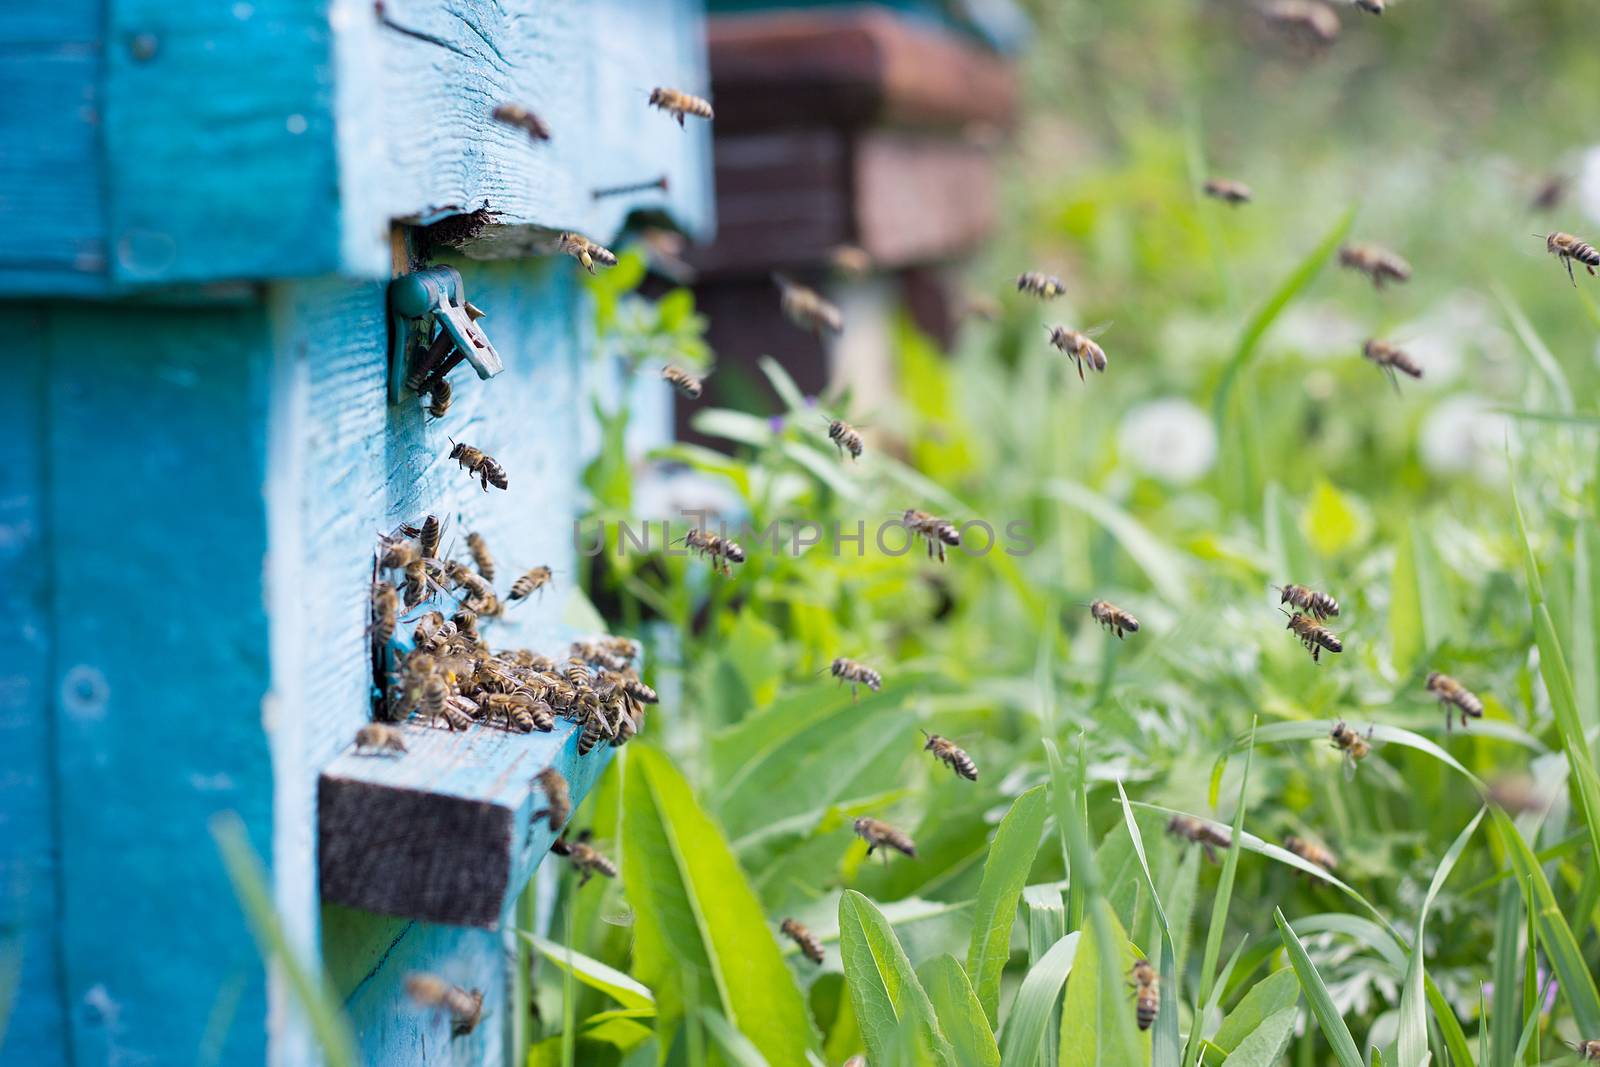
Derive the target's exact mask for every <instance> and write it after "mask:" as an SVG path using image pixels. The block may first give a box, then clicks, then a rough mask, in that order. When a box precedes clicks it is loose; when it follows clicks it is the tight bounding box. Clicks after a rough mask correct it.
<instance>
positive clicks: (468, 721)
mask: <svg viewBox="0 0 1600 1067" xmlns="http://www.w3.org/2000/svg"><path fill="white" fill-rule="evenodd" d="M454 695H455V694H454V693H453V692H452V690H451V686H450V682H449V680H448V679H446V678H445V676H444V675H443V674H442V673H440V672H439V671H434V672H432V673H430V674H429V675H428V676H427V677H426V678H424V679H423V680H422V692H421V699H420V705H421V708H422V714H424V715H426V716H427V717H428V725H429V726H435V725H437V724H438V721H439V720H440V719H443V720H444V722H445V725H446V726H448V727H449V728H450V729H451V730H452V731H458V730H466V729H468V728H470V727H471V726H472V718H471V716H469V715H467V714H466V713H465V712H463V711H462V710H461V709H460V708H458V707H456V705H455V704H453V703H451V701H450V698H451V697H452V696H454Z"/></svg>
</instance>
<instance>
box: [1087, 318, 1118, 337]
mask: <svg viewBox="0 0 1600 1067" xmlns="http://www.w3.org/2000/svg"><path fill="white" fill-rule="evenodd" d="M1116 324H1117V320H1116V319H1107V320H1106V321H1105V322H1100V323H1096V324H1095V325H1093V326H1091V327H1089V328H1088V329H1087V330H1084V331H1083V335H1084V336H1085V337H1099V336H1100V335H1101V334H1103V333H1105V332H1106V331H1107V330H1109V329H1111V327H1113V326H1115V325H1116Z"/></svg>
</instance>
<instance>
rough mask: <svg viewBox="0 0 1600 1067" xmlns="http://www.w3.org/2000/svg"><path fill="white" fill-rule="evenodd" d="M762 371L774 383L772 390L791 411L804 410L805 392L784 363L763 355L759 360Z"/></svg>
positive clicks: (758, 364) (758, 363)
mask: <svg viewBox="0 0 1600 1067" xmlns="http://www.w3.org/2000/svg"><path fill="white" fill-rule="evenodd" d="M757 366H759V367H760V368H761V373H762V374H765V375H766V376H767V381H769V382H771V383H772V391H773V392H775V393H777V394H778V399H779V400H781V401H783V406H784V407H786V408H788V409H789V410H790V411H803V410H805V406H806V398H805V394H804V393H802V392H801V391H800V387H799V386H798V385H796V384H795V381H794V379H793V378H791V377H790V376H789V372H788V371H786V370H784V369H783V364H781V363H779V362H778V361H777V360H775V359H773V358H772V357H771V356H762V357H761V358H760V359H759V360H757Z"/></svg>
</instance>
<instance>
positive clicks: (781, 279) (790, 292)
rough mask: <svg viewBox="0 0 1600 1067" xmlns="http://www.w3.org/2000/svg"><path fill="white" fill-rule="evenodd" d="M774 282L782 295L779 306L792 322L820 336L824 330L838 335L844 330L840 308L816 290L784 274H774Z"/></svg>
mask: <svg viewBox="0 0 1600 1067" xmlns="http://www.w3.org/2000/svg"><path fill="white" fill-rule="evenodd" d="M772 280H773V282H774V283H776V284H777V286H778V289H779V291H780V293H781V295H780V298H779V305H780V306H781V307H782V308H783V313H784V315H786V316H787V317H788V319H789V321H790V322H792V323H794V324H795V325H796V326H799V327H800V328H801V329H803V330H810V331H811V332H812V333H814V334H817V335H818V336H821V334H822V331H823V330H828V331H829V332H831V333H838V332H839V331H841V330H843V329H844V315H843V314H841V313H840V311H839V308H838V306H837V305H835V304H833V303H832V302H830V301H828V300H826V299H824V298H823V296H822V295H821V294H820V293H818V292H817V291H816V290H815V289H810V288H807V287H806V286H804V285H801V284H799V283H798V282H795V281H793V280H791V279H789V278H787V277H785V276H784V275H782V274H774V275H773V276H772Z"/></svg>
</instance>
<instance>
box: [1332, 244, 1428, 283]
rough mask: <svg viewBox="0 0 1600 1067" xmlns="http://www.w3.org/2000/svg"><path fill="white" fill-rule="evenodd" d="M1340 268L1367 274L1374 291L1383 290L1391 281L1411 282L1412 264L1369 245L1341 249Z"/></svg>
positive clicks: (1350, 245)
mask: <svg viewBox="0 0 1600 1067" xmlns="http://www.w3.org/2000/svg"><path fill="white" fill-rule="evenodd" d="M1339 266H1341V267H1344V268H1345V269H1347V270H1353V271H1355V272H1357V273H1358V274H1365V275H1366V276H1367V277H1368V278H1370V279H1371V280H1372V287H1373V288H1374V289H1382V288H1383V286H1384V283H1386V282H1390V281H1396V282H1405V281H1410V280H1411V264H1409V263H1407V262H1406V261H1405V260H1403V259H1401V258H1400V257H1399V256H1397V255H1396V254H1395V253H1393V252H1391V251H1389V250H1388V249H1387V248H1380V247H1378V246H1377V245H1369V244H1347V245H1341V246H1340V248H1339Z"/></svg>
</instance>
